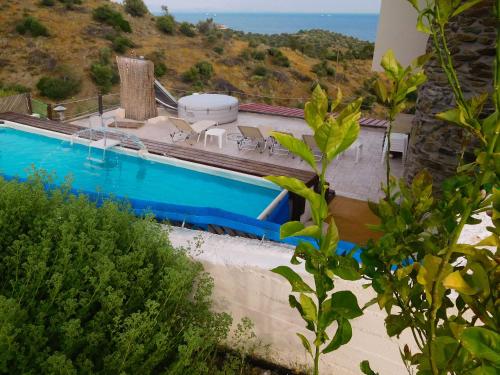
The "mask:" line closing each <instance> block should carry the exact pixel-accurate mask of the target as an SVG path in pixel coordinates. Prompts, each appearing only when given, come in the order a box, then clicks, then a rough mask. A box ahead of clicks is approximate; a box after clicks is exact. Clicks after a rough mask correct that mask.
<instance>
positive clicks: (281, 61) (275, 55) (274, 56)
mask: <svg viewBox="0 0 500 375" xmlns="http://www.w3.org/2000/svg"><path fill="white" fill-rule="evenodd" d="M267 53H268V54H269V56H271V63H272V64H274V65H277V66H283V67H286V68H288V67H289V66H290V60H288V57H286V56H285V55H284V54H283V52H281V50H279V49H278V48H269V49H268V50H267Z"/></svg>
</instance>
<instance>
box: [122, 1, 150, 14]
mask: <svg viewBox="0 0 500 375" xmlns="http://www.w3.org/2000/svg"><path fill="white" fill-rule="evenodd" d="M123 7H124V8H125V12H127V13H128V14H130V15H131V16H132V17H143V16H145V15H146V14H148V13H149V11H148V7H147V6H146V4H144V1H142V0H124V2H123Z"/></svg>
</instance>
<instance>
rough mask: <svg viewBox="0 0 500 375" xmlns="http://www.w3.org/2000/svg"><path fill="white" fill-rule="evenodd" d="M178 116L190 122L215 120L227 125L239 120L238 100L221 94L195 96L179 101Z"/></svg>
mask: <svg viewBox="0 0 500 375" xmlns="http://www.w3.org/2000/svg"><path fill="white" fill-rule="evenodd" d="M177 110H178V115H179V117H180V118H183V119H185V120H187V121H189V122H196V121H200V120H213V121H217V122H218V123H219V124H227V123H229V122H233V121H236V120H237V119H238V99H237V98H234V97H232V96H229V95H220V94H193V95H189V96H185V97H183V98H180V99H179V102H178V107H177Z"/></svg>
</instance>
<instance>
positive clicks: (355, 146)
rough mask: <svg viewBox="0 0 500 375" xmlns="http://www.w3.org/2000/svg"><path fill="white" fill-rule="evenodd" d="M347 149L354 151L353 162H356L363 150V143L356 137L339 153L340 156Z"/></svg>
mask: <svg viewBox="0 0 500 375" xmlns="http://www.w3.org/2000/svg"><path fill="white" fill-rule="evenodd" d="M349 150H355V151H356V161H355V163H356V164H357V163H358V162H359V159H361V153H362V152H363V143H361V141H360V140H359V139H356V140H355V141H354V143H353V144H352V145H351V146H350V147H349V148H348V149H347V150H345V151H344V152H343V153H342V154H340V157H342V156H343V155H344V154H345V153H346V152H347V151H349Z"/></svg>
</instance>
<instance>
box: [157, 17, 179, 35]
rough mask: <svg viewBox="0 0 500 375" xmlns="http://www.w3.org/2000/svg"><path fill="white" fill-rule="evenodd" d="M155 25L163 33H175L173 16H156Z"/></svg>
mask: <svg viewBox="0 0 500 375" xmlns="http://www.w3.org/2000/svg"><path fill="white" fill-rule="evenodd" d="M156 27H157V28H158V30H160V31H161V32H164V33H165V34H169V35H173V34H174V33H175V19H174V16H172V15H170V14H167V15H164V16H160V17H156Z"/></svg>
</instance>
